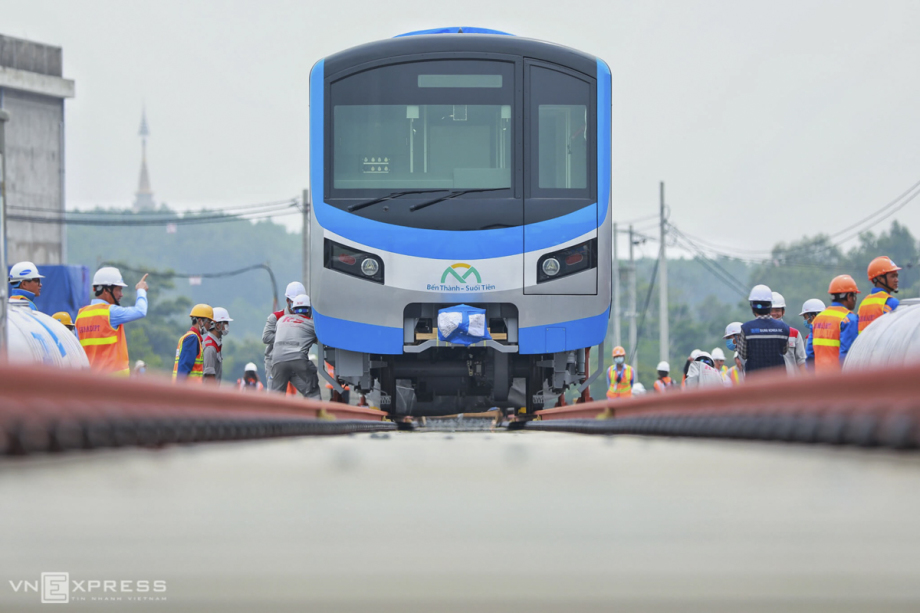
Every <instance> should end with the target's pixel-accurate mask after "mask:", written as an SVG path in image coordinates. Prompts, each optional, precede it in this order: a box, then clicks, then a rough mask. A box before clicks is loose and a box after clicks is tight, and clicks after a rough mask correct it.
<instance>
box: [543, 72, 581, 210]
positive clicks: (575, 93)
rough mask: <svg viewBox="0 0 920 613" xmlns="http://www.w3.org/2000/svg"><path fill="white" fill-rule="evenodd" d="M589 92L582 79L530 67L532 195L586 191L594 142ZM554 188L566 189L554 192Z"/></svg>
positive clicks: (547, 195)
mask: <svg viewBox="0 0 920 613" xmlns="http://www.w3.org/2000/svg"><path fill="white" fill-rule="evenodd" d="M590 96H591V86H590V85H589V84H588V83H587V82H586V81H583V80H582V79H579V78H576V77H574V76H571V75H569V74H566V73H563V72H559V71H556V70H552V69H549V68H543V67H540V66H531V67H530V112H531V129H535V131H536V135H534V137H533V138H531V147H532V149H531V152H532V155H531V160H532V162H531V164H532V165H533V167H532V172H531V177H532V179H531V186H532V190H533V191H534V195H539V196H544V197H553V196H557V195H558V196H563V195H564V196H568V197H579V196H583V197H587V196H588V193H587V192H588V191H589V187H588V184H589V178H590V176H589V175H590V173H589V167H590V163H591V156H590V155H589V151H590V147H591V146H593V138H592V133H591V129H590V124H591V123H592V122H591V121H590V117H589V109H590V108H591V107H590V99H591V98H590ZM534 119H535V121H534ZM533 148H535V149H536V150H535V151H534V150H533ZM555 190H566V191H565V192H564V194H563V193H558V194H557V193H554V192H555Z"/></svg>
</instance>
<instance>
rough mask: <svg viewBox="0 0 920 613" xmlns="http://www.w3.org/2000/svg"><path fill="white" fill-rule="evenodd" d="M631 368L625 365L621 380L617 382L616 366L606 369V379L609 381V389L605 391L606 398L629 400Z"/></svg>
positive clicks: (630, 393)
mask: <svg viewBox="0 0 920 613" xmlns="http://www.w3.org/2000/svg"><path fill="white" fill-rule="evenodd" d="M632 374H633V373H632V366H630V365H629V364H625V365H624V366H623V380H622V381H620V382H617V373H616V366H611V367H610V368H608V369H607V378H608V379H610V389H608V390H607V398H611V399H613V398H629V397H630V396H632Z"/></svg>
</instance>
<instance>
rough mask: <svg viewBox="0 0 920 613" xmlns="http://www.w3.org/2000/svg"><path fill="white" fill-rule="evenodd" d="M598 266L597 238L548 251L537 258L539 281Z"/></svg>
mask: <svg viewBox="0 0 920 613" xmlns="http://www.w3.org/2000/svg"><path fill="white" fill-rule="evenodd" d="M592 268H597V239H596V238H593V239H591V240H589V241H586V242H584V243H580V244H578V245H572V246H571V247H566V248H565V249H560V250H559V251H554V252H552V253H547V254H545V255H542V256H540V259H539V260H537V283H545V282H547V281H552V280H554V279H561V278H563V277H567V276H569V275H574V274H575V273H577V272H582V271H584V270H590V269H592Z"/></svg>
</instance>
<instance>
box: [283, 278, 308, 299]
mask: <svg viewBox="0 0 920 613" xmlns="http://www.w3.org/2000/svg"><path fill="white" fill-rule="evenodd" d="M306 293H307V289H306V288H305V287H304V286H303V283H301V282H300V281H291V282H290V283H288V286H287V289H285V290H284V297H285V298H288V299H290V300H293V299H294V298H296V297H297V296H299V295H301V294H306Z"/></svg>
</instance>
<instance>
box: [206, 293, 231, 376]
mask: <svg viewBox="0 0 920 613" xmlns="http://www.w3.org/2000/svg"><path fill="white" fill-rule="evenodd" d="M231 321H233V320H232V319H230V313H228V312H227V309H225V308H223V307H214V321H213V323H211V329H210V330H208V334H207V336H205V337H204V347H203V349H202V350H201V360H202V366H203V368H204V370H203V373H204V374H203V377H204V379H205V380H206V381H210V380H212V379H213V380H214V382H216V383H217V384H218V385H219V384H220V380H221V377H222V376H223V363H224V358H223V354H222V353H221V350H222V348H223V344H224V337H225V336H227V335H228V334H230V322H231Z"/></svg>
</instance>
